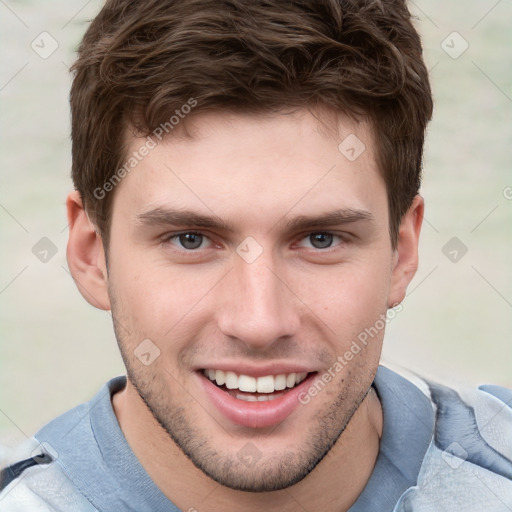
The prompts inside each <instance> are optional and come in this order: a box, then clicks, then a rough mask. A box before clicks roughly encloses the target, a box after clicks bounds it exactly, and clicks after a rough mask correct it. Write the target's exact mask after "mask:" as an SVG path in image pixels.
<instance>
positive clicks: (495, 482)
mask: <svg viewBox="0 0 512 512" xmlns="http://www.w3.org/2000/svg"><path fill="white" fill-rule="evenodd" d="M412 380H413V381H414V383H415V384H416V385H417V386H418V387H419V388H420V389H421V390H422V391H423V392H424V393H425V394H426V395H427V396H428V398H429V399H430V401H431V403H432V408H433V410H434V415H435V426H434V431H433V436H432V441H431V443H430V446H429V449H428V450H427V453H426V454H425V457H424V460H423V463H422V466H421V470H420V474H419V476H418V482H417V485H416V486H414V487H412V488H410V489H409V490H408V491H407V492H406V493H404V495H403V496H402V498H401V500H400V502H399V503H398V505H397V507H396V508H395V512H409V511H415V510H422V511H423V510H425V511H434V510H435V511H438V510H467V511H470V510H475V511H476V510H486V511H488V512H499V511H503V510H508V508H510V509H512V390H510V389H507V388H503V387H500V386H480V387H479V388H477V389H471V390H464V391H462V390H455V389H453V388H450V387H448V386H444V385H440V384H436V383H433V382H429V381H427V380H423V379H412Z"/></svg>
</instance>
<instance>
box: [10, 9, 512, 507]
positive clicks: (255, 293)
mask: <svg viewBox="0 0 512 512" xmlns="http://www.w3.org/2000/svg"><path fill="white" fill-rule="evenodd" d="M74 73H75V77H74V82H73V87H72V91H71V108H72V136H73V180H74V184H75V188H76V190H75V191H73V192H72V193H71V194H70V195H69V196H68V199H67V210H68V218H69V224H70V236H69V243H68V262H69V267H70V270H71V272H72V275H73V277H74V279H75V282H76V284H77V286H78V288H79V290H80V292H81V293H82V295H83V296H84V298H85V299H86V300H87V301H88V302H89V303H91V304H92V305H94V306H95V307H98V308H101V309H104V310H111V312H112V317H113V321H114V330H115V333H116V338H117V341H118V344H119V347H120V350H121V353H122V356H123V359H124V362H125V365H126V368H127V378H124V377H119V378H116V379H113V380H112V381H110V382H109V383H107V384H106V386H105V387H104V388H102V389H101V390H100V391H99V393H98V394H97V395H96V397H95V398H93V399H92V400H91V402H89V403H88V404H84V405H81V406H79V407H77V408H76V409H73V410H72V411H70V412H68V413H66V414H65V415H63V416H61V417H59V418H57V419H56V420H54V421H53V422H51V423H50V424H49V425H47V426H46V427H44V428H43V429H41V430H40V431H39V432H38V433H37V434H36V435H35V438H34V443H33V445H31V446H28V447H26V449H25V454H24V456H21V457H19V458H18V459H17V460H16V461H13V463H12V464H11V465H10V466H8V467H7V468H5V469H4V471H3V472H2V482H1V488H2V489H3V490H2V493H1V494H0V510H2V511H3V510H5V511H16V510H51V511H54V510H66V511H80V512H85V511H87V512H89V511H101V512H104V511H105V512H106V511H137V512H144V511H162V512H163V511H175V510H183V511H189V512H190V511H198V512H203V511H207V512H216V511H235V510H243V511H250V512H251V511H262V510H265V511H277V510H279V511H285V512H288V511H294V512H295V511H303V510H304V511H318V510H322V511H347V510H350V511H351V512H354V511H365V512H372V511H378V512H383V511H397V512H398V511H402V512H405V511H416V510H422V511H425V510H435V511H438V510H465V511H466V510H474V511H481V510H490V511H504V510H508V509H512V428H511V426H512V409H511V404H512V393H511V392H510V391H509V390H506V389H504V388H499V387H497V386H486V387H482V388H481V389H479V390H476V391H471V392H467V393H465V394H464V395H461V394H459V393H457V392H456V391H454V390H452V389H450V388H447V387H444V386H441V385H438V384H434V383H430V382H426V381H424V380H421V379H419V378H417V377H412V378H411V379H409V380H407V379H405V378H403V377H400V376H398V375H397V374H395V373H394V372H392V371H390V370H388V369H386V368H384V367H381V366H379V359H380V353H381V347H382V341H383V334H384V329H385V325H386V318H387V314H393V313H392V312H393V311H394V310H393V308H399V307H400V303H401V301H402V300H403V298H404V296H405V292H406V288H407V285H408V284H409V282H410V280H411V279H412V277H413V275H414V273H415V271H416V268H417V259H418V258H417V247H418V237H419V234H420V228H421V223H422V218H423V200H422V198H421V197H420V196H419V195H418V190H419V185H420V171H421V158H422V148H423V139H424V132H425V127H426V124H427V122H428V120H429V119H430V116H431V112H432V100H431V94H430V87H429V82H428V76H427V72H426V69H425V66H424V63H423V61H422V57H421V46H420V41H419V37H418V34H417V33H416V31H415V29H414V27H413V26H412V24H411V21H410V14H409V12H408V10H407V8H406V6H405V5H404V4H403V2H402V1H398V0H395V1H385V2H378V1H367V2H366V1H365V2H361V1H358V2H355V1H354V2H341V1H340V0H325V1H311V2H299V1H288V2H281V1H279V0H267V1H265V2H258V1H251V2H249V1H244V0H229V1H228V0H226V1H222V2H219V1H218V0H172V1H167V2H162V1H156V0H146V1H139V2H137V1H131V2H130V1H127V0H111V1H108V2H107V4H106V5H105V7H104V8H103V9H102V11H101V12H100V14H99V15H98V16H97V17H96V18H95V19H94V21H93V22H92V23H91V25H90V27H89V29H88V31H87V33H86V35H85V37H84V40H83V42H82V45H81V47H80V50H79V56H78V60H77V62H76V63H75V65H74Z"/></svg>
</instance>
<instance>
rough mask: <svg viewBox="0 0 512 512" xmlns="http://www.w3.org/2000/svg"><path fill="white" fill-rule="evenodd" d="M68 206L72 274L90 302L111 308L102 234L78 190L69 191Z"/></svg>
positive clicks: (70, 268) (107, 308) (104, 307)
mask: <svg viewBox="0 0 512 512" xmlns="http://www.w3.org/2000/svg"><path fill="white" fill-rule="evenodd" d="M66 209H67V214H68V223H69V240H68V247H67V260H68V265H69V270H70V272H71V275H72V276H73V279H74V281H75V283H76V285H77V287H78V290H79V291H80V293H81V294H82V296H83V297H84V298H85V300H86V301H87V302H89V304H91V305H92V306H94V307H96V308H98V309H104V310H107V311H108V310H110V300H109V296H108V281H107V269H106V262H105V252H104V249H103V243H102V240H101V236H100V235H99V234H98V233H97V232H96V229H95V226H94V224H93V223H92V222H91V221H90V220H89V217H88V216H87V213H86V211H85V209H84V207H83V203H82V199H81V197H80V193H79V192H78V191H77V190H74V191H73V192H70V194H69V195H68V197H67V199H66Z"/></svg>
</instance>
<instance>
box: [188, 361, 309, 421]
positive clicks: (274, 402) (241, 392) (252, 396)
mask: <svg viewBox="0 0 512 512" xmlns="http://www.w3.org/2000/svg"><path fill="white" fill-rule="evenodd" d="M196 373H197V374H198V376H199V378H200V381H201V383H202V385H203V389H204V390H205V392H206V395H207V396H208V397H209V398H210V400H211V402H212V403H213V405H214V406H215V407H216V408H217V410H218V411H219V412H220V413H221V414H222V415H223V416H224V417H225V418H226V419H228V420H229V421H230V422H231V423H235V424H237V425H240V426H245V427H250V428H264V427H270V426H273V425H277V424H278V423H280V422H282V421H283V420H285V419H286V418H287V417H288V416H289V415H291V413H292V412H293V411H294V410H295V409H296V408H297V407H298V406H299V405H300V401H299V396H300V393H301V392H302V391H304V390H305V389H307V388H308V387H309V385H310V384H311V382H312V379H314V378H315V376H316V375H317V374H318V372H290V373H276V374H268V375H262V376H258V377H256V376H252V375H247V374H243V373H237V372H234V371H226V370H220V369H211V368H204V369H201V370H199V371H197V372H196Z"/></svg>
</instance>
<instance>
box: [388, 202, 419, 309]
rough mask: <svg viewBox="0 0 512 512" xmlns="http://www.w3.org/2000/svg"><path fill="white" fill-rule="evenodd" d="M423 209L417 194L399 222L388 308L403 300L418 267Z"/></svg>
mask: <svg viewBox="0 0 512 512" xmlns="http://www.w3.org/2000/svg"><path fill="white" fill-rule="evenodd" d="M423 211H424V202H423V198H422V197H421V196H419V195H417V196H416V197H415V198H414V200H413V202H412V205H411V207H410V208H409V210H407V213H406V214H405V215H404V216H403V218H402V221H401V222H400V229H399V231H398V243H397V247H396V249H395V253H394V256H393V272H392V276H391V286H390V290H389V296H388V307H389V308H392V307H394V306H396V305H397V304H400V302H402V301H403V300H404V297H405V293H406V291H407V286H408V285H409V283H410V282H411V280H412V278H413V277H414V275H415V274H416V270H417V269H418V242H419V237H420V231H421V224H422V222H423Z"/></svg>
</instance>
